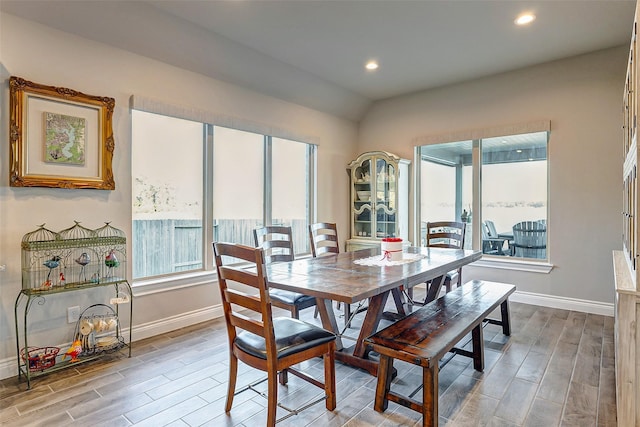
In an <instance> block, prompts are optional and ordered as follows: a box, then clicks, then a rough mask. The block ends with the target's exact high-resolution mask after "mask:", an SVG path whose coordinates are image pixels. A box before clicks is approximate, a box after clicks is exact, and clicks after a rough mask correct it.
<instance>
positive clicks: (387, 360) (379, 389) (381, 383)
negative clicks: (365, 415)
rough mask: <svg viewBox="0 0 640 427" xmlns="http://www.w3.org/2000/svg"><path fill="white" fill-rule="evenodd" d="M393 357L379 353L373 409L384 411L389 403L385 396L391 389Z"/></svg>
mask: <svg viewBox="0 0 640 427" xmlns="http://www.w3.org/2000/svg"><path fill="white" fill-rule="evenodd" d="M392 374H393V358H391V357H389V356H385V355H383V354H381V355H380V363H379V364H378V384H377V385H376V400H375V403H374V404H373V409H375V410H376V411H378V412H384V411H385V410H386V409H387V406H388V405H389V399H388V397H387V395H388V393H389V390H390V389H391V380H392V377H393V375H392Z"/></svg>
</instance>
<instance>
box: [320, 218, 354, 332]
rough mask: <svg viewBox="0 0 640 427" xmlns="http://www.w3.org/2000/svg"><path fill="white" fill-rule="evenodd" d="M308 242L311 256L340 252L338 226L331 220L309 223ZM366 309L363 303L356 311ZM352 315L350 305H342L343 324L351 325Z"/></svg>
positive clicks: (338, 305) (338, 304)
mask: <svg viewBox="0 0 640 427" xmlns="http://www.w3.org/2000/svg"><path fill="white" fill-rule="evenodd" d="M309 243H310V244H311V254H312V255H313V257H314V258H315V257H317V256H322V255H326V254H337V253H340V246H338V227H337V226H336V224H335V223H333V222H317V223H315V224H309ZM340 304H341V303H340V302H338V303H337V307H338V309H339V308H340ZM364 310H366V308H365V307H364V306H363V304H360V305H359V306H358V310H357V311H358V312H362V311H364ZM352 317H353V314H352V312H351V305H349V304H345V305H344V326H345V327H349V326H350V325H351V322H350V319H351V318H352Z"/></svg>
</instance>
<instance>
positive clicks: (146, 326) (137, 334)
mask: <svg viewBox="0 0 640 427" xmlns="http://www.w3.org/2000/svg"><path fill="white" fill-rule="evenodd" d="M509 299H510V301H513V302H520V303H523V304H532V305H539V306H543V307H550V308H560V309H564V310H573V311H579V312H583V313H592V314H599V315H602V316H611V317H613V304H611V303H603V302H597V301H589V300H581V299H576V298H566V297H558V296H554V295H544V294H535V293H531V292H522V291H516V292H514V293H513V294H512V295H511V296H510V297H509ZM222 316H223V311H222V306H221V305H217V306H212V307H207V308H203V309H201V310H194V311H191V312H186V313H182V314H179V315H176V316H171V317H167V318H165V319H162V320H158V321H155V322H148V323H143V324H141V325H136V326H135V327H134V328H133V334H132V340H133V342H136V341H139V340H143V339H145V338H151V337H154V336H156V335H161V334H164V333H167V332H171V331H175V330H176V329H180V328H184V327H187V326H191V325H195V324H197V323H201V322H206V321H208V320H212V319H216V318H218V317H222ZM122 333H123V335H125V336H127V334H128V333H129V331H128V330H123V331H122ZM66 346H68V343H67V344H63V345H61V346H60V347H62V348H66ZM16 363H17V361H16V358H15V357H9V358H6V359H4V360H2V361H0V379H4V378H9V377H13V376H15V375H16V371H17V367H16Z"/></svg>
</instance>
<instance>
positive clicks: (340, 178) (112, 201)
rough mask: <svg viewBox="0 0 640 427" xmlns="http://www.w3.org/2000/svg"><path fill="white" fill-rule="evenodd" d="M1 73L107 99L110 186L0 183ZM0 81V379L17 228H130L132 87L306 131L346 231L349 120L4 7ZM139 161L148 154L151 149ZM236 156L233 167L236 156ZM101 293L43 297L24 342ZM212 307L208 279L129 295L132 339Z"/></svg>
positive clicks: (13, 290)
mask: <svg viewBox="0 0 640 427" xmlns="http://www.w3.org/2000/svg"><path fill="white" fill-rule="evenodd" d="M203 54H206V52H203ZM219 60H220V61H224V60H225V59H224V58H219ZM9 76H19V77H23V78H25V79H27V80H31V81H33V82H36V83H40V84H46V85H54V86H62V87H68V88H71V89H75V90H78V91H81V92H85V93H88V94H92V95H101V96H109V97H113V98H115V100H116V109H115V112H114V116H113V127H114V136H115V142H116V148H115V155H114V162H113V170H114V176H115V181H116V190H115V191H99V190H63V189H50V188H14V187H9V180H8V176H9V170H8V167H9V165H8V158H7V153H8V152H9V146H8V134H9V131H8V122H9V97H8V78H9ZM0 79H1V81H2V91H1V92H0V119H1V120H0V134H1V135H2V137H1V138H0V150H1V151H0V152H1V153H4V154H3V155H0V159H1V160H2V161H1V162H0V264H6V266H7V269H6V271H4V272H0V377H3V376H8V375H15V373H16V370H15V351H16V347H15V330H14V316H13V312H14V301H15V298H16V296H17V295H18V292H19V291H20V288H21V279H20V277H21V274H20V241H21V239H22V236H23V235H24V234H25V233H27V232H29V231H32V230H34V229H36V228H37V226H38V225H39V224H42V223H46V225H47V228H50V229H52V230H55V231H58V230H61V229H64V228H67V227H69V226H71V225H73V221H74V220H78V221H81V223H82V225H84V226H86V227H89V228H97V227H99V226H101V225H103V222H104V221H111V223H112V225H113V226H115V227H118V228H121V229H123V230H125V231H126V233H127V235H128V236H130V235H131V160H130V153H131V150H130V146H131V136H130V135H131V123H130V115H129V98H130V96H131V95H132V94H135V95H140V96H144V97H148V98H152V99H157V100H160V101H163V102H166V103H168V104H175V105H179V106H186V107H193V108H196V109H200V110H205V111H211V112H214V113H218V114H221V115H226V116H231V117H237V118H240V119H243V120H247V121H251V122H255V123H262V124H265V125H267V126H271V127H274V128H278V129H285V130H290V131H291V132H293V133H295V134H300V135H309V136H311V137H313V138H314V141H315V142H317V143H318V145H319V149H318V155H319V158H318V175H319V177H320V180H319V181H320V182H319V185H318V193H319V195H318V203H317V206H318V219H320V220H324V221H334V222H337V223H338V227H339V229H340V231H341V233H340V234H341V235H340V240H341V241H344V239H346V237H347V233H348V230H349V223H348V213H347V209H346V201H347V200H348V197H349V194H348V177H347V174H346V172H345V167H346V165H347V164H348V163H349V161H351V160H352V159H353V158H354V156H355V154H356V150H355V144H356V138H357V127H356V124H354V123H353V122H350V121H347V120H343V119H339V118H336V117H333V116H330V115H327V114H324V113H320V112H317V111H314V110H311V109H308V108H304V107H301V106H298V105H294V104H291V103H287V102H284V101H281V100H278V99H275V98H272V97H268V96H264V95H261V94H259V93H256V92H253V91H249V90H246V89H243V88H241V87H237V86H233V85H229V84H226V83H223V82H220V81H216V80H212V79H210V78H206V77H203V76H202V75H198V74H195V73H192V72H187V71H185V70H182V69H179V68H176V67H173V66H169V65H166V64H163V63H160V62H157V61H154V60H150V59H148V58H144V57H141V56H138V55H135V54H132V53H129V52H126V51H123V50H119V49H115V48H112V47H109V46H106V45H103V44H99V43H95V42H92V41H89V40H85V39H81V38H78V37H76V36H73V35H70V34H66V33H63V32H60V31H57V30H54V29H51V28H48V27H45V26H42V25H39V24H35V23H33V22H30V21H26V20H23V19H20V18H17V17H14V16H12V15H8V14H0ZM148 161H149V162H153V153H152V152H150V153H149V159H148ZM236 161H237V163H238V165H239V167H241V165H242V159H237V160H236ZM130 256H131V251H129V257H130ZM130 274H131V272H130V271H129V275H130ZM105 292H106V291H105V290H96V291H87V292H84V291H83V292H73V293H65V294H60V295H55V296H51V297H48V298H47V304H46V305H45V306H42V307H40V306H36V307H34V308H33V309H32V310H31V317H30V319H32V323H31V324H32V325H33V328H32V329H33V331H34V334H33V337H32V338H30V342H29V344H30V345H36V346H45V345H56V344H58V343H62V342H67V341H70V340H71V337H72V333H73V325H67V323H66V308H67V306H71V305H80V306H82V307H86V306H88V305H89V304H91V303H93V302H96V299H99V295H98V294H101V293H102V294H105ZM105 295H106V294H105ZM99 302H105V301H99ZM217 307H219V296H218V289H217V287H216V286H214V285H213V284H209V283H207V284H203V285H201V286H192V287H186V288H181V289H177V290H173V291H167V292H163V293H155V294H145V295H138V296H137V297H136V298H135V313H134V340H135V339H136V338H140V337H142V336H146V335H148V334H150V333H153V331H157V330H159V329H158V328H155V326H154V325H156V324H157V323H158V322H161V323H163V325H164V326H163V327H165V328H166V327H172V326H181V325H183V324H184V322H185V321H198V320H203V318H206V317H210V316H211V315H212V314H214V313H216V308H217ZM154 328H155V329H154ZM136 331H137V332H138V335H137V336H136Z"/></svg>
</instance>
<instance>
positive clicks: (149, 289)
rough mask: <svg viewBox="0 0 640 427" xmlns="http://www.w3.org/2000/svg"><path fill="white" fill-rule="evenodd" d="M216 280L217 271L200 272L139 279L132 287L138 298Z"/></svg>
mask: <svg viewBox="0 0 640 427" xmlns="http://www.w3.org/2000/svg"><path fill="white" fill-rule="evenodd" d="M215 280H216V272H215V271H198V272H191V273H184V274H180V275H175V274H174V275H170V276H158V277H153V278H151V279H139V280H135V281H134V282H133V285H132V286H131V287H132V290H133V293H134V295H135V296H136V297H138V296H143V295H151V294H156V293H160V292H168V291H173V290H176V289H182V288H188V287H191V286H200V285H208V284H210V283H213V282H214V281H215Z"/></svg>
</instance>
